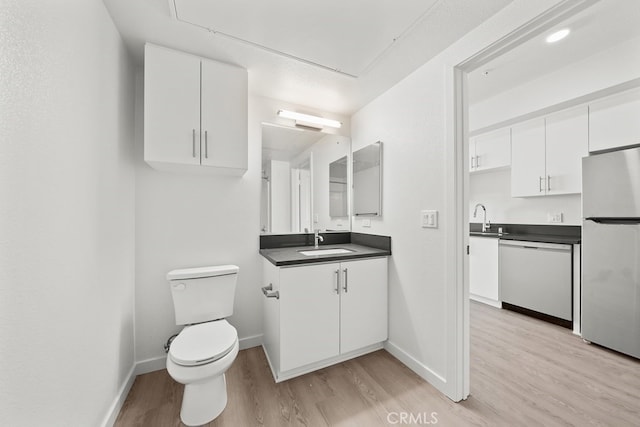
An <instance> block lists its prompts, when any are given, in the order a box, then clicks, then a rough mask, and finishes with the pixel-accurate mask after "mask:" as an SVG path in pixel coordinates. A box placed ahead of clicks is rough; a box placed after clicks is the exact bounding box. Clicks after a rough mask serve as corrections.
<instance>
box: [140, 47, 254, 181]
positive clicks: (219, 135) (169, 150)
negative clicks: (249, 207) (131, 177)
mask: <svg viewBox="0 0 640 427" xmlns="http://www.w3.org/2000/svg"><path fill="white" fill-rule="evenodd" d="M144 78H145V81H144V158H145V161H146V162H147V163H149V164H150V165H151V166H153V167H155V168H157V169H165V170H184V168H189V169H191V170H193V169H194V168H197V170H198V171H202V172H214V173H226V174H236V175H238V174H242V173H244V172H245V171H246V169H247V102H248V95H247V72H246V70H244V69H242V68H239V67H235V66H232V65H229V64H223V63H220V62H216V61H212V60H208V59H204V58H199V57H197V56H193V55H189V54H186V53H182V52H177V51H173V50H170V49H166V48H163V47H159V46H155V45H152V44H147V45H145V71H144Z"/></svg>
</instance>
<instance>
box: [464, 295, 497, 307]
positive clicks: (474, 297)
mask: <svg viewBox="0 0 640 427" xmlns="http://www.w3.org/2000/svg"><path fill="white" fill-rule="evenodd" d="M469 299H471V300H473V301H477V302H481V303H483V304H487V305H490V306H492V307H496V308H502V302H500V301H496V300H494V299H491V298H485V297H481V296H480V295H475V294H469Z"/></svg>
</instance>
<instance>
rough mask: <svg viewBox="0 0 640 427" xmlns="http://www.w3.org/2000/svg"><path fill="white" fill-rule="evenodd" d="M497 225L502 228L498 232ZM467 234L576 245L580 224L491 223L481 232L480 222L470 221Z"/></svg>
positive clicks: (578, 241)
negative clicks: (500, 232) (488, 227)
mask: <svg viewBox="0 0 640 427" xmlns="http://www.w3.org/2000/svg"><path fill="white" fill-rule="evenodd" d="M479 227H480V228H479ZM498 227H501V228H502V229H503V231H504V232H503V233H502V234H499V233H498V232H497V231H498ZM470 230H471V231H470V232H469V235H470V236H473V237H488V238H494V239H495V238H498V239H502V240H519V241H524V242H538V243H558V244H565V245H577V244H580V242H581V241H582V236H581V233H580V226H558V225H527V224H491V228H490V230H489V231H487V232H482V231H480V230H481V224H476V223H471V224H470Z"/></svg>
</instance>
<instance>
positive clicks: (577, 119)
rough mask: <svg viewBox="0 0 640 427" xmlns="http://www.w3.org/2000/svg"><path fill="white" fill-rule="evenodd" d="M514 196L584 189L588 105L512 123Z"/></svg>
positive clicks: (548, 194) (572, 192) (512, 191)
mask: <svg viewBox="0 0 640 427" xmlns="http://www.w3.org/2000/svg"><path fill="white" fill-rule="evenodd" d="M511 132H512V153H511V155H512V158H511V195H512V196H513V197H529V196H550V195H556V194H575V193H580V192H581V191H582V157H584V156H586V155H587V154H588V153H587V147H588V141H589V135H588V115H587V107H586V106H582V107H577V108H572V109H568V110H563V111H560V112H557V113H554V114H550V115H548V116H546V117H544V118H538V119H534V120H531V121H528V122H526V123H522V124H519V125H516V126H513V127H512V129H511Z"/></svg>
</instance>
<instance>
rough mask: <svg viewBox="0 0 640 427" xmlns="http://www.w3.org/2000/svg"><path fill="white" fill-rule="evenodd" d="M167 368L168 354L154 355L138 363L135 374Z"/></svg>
mask: <svg viewBox="0 0 640 427" xmlns="http://www.w3.org/2000/svg"><path fill="white" fill-rule="evenodd" d="M166 368H167V356H160V357H153V358H151V359H146V360H141V361H139V362H137V363H136V368H135V371H134V372H135V374H136V376H138V375H143V374H148V373H149V372H155V371H161V370H163V369H166Z"/></svg>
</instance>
